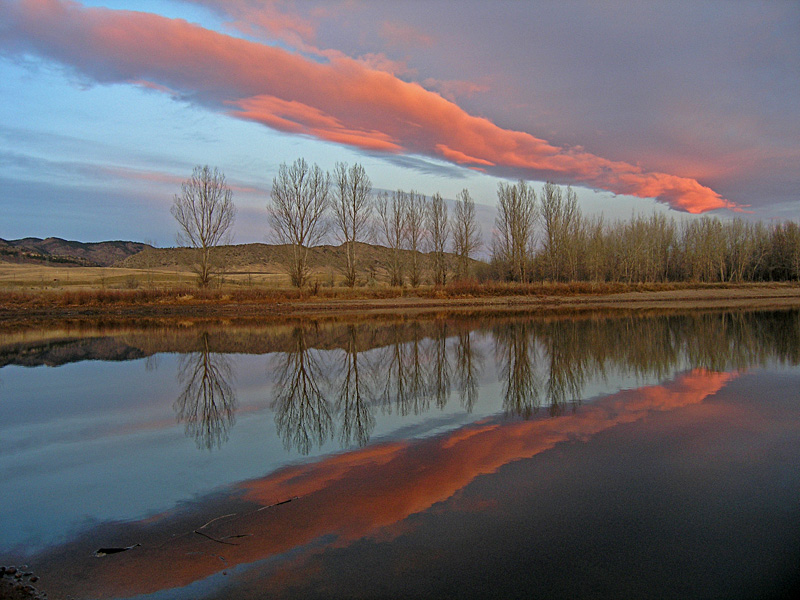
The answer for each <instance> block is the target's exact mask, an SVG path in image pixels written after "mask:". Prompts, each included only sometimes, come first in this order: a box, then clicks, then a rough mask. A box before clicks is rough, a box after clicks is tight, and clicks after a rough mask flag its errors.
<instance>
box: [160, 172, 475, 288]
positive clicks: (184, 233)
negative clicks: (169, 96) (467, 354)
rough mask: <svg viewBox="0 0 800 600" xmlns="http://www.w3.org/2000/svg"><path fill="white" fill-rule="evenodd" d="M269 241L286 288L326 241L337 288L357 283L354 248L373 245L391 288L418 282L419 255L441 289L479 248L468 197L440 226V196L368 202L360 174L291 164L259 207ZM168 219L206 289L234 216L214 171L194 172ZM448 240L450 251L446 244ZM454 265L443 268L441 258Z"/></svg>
mask: <svg viewBox="0 0 800 600" xmlns="http://www.w3.org/2000/svg"><path fill="white" fill-rule="evenodd" d="M267 211H268V214H269V223H270V227H271V229H272V233H273V236H274V239H275V241H276V242H277V243H279V244H281V245H282V246H283V247H284V257H285V259H284V266H285V268H286V271H287V273H288V274H289V278H290V280H291V283H292V285H294V286H297V287H302V286H304V285H305V284H306V283H307V282H308V280H309V276H310V267H309V249H310V248H312V247H314V246H316V245H319V244H320V243H322V241H323V240H325V239H328V235H329V234H331V233H332V234H333V237H334V238H335V239H336V241H337V242H339V243H340V244H341V245H342V246H343V248H344V252H345V265H344V267H343V269H342V271H343V276H344V283H345V285H348V286H350V287H353V286H355V285H356V283H357V282H358V281H359V274H360V272H361V270H360V267H361V265H360V264H359V256H358V250H359V244H360V243H365V242H373V241H377V242H378V243H381V244H383V245H385V246H386V247H388V248H389V250H390V257H391V258H390V259H389V260H388V261H387V264H386V265H385V267H386V270H387V271H388V273H389V279H390V283H391V285H403V284H404V283H405V282H406V281H408V283H410V284H411V285H412V286H414V287H416V286H418V285H420V284H421V283H422V281H423V264H422V257H421V253H422V252H428V253H429V255H430V263H431V269H430V270H431V271H432V280H433V283H435V284H437V285H444V284H445V283H446V282H447V280H448V276H449V274H450V273H451V272H452V271H453V270H454V269H455V271H456V276H457V277H460V278H465V277H468V276H469V275H470V264H471V262H472V260H473V256H474V255H475V253H476V252H477V251H478V249H479V248H480V244H481V232H480V227H479V226H478V222H477V219H476V216H475V203H474V201H473V200H472V197H471V196H470V194H469V191H468V190H466V189H465V190H463V191H462V192H460V193H459V194H458V197H457V200H456V204H455V211H454V215H453V217H452V218H448V211H447V204H446V203H445V201H444V199H443V198H442V196H441V194H439V193H436V194H434V195H433V196H432V197H431V198H430V200H428V199H427V198H426V197H425V195H424V194H420V193H418V192H415V191H414V190H411V191H410V192H405V191H403V190H397V191H396V192H381V193H379V194H377V196H376V195H374V194H373V192H372V182H371V180H370V178H369V176H368V175H367V173H366V171H365V169H364V167H363V166H362V165H360V164H354V165H352V166H349V165H347V164H346V163H336V166H335V167H334V170H333V173H328V172H326V171H323V170H322V169H321V168H320V167H319V166H318V165H316V164H314V165H309V164H308V163H307V162H306V161H305V160H304V159H303V158H299V159H297V160H296V161H294V163H292V164H291V165H287V164H286V163H284V164H281V165H280V167H279V168H278V175H277V176H276V177H275V178H274V179H273V180H272V192H271V194H270V199H269V202H268V204H267ZM172 214H173V216H174V217H175V219H176V220H177V222H178V225H179V235H178V240H179V242H182V243H184V244H186V245H188V246H191V247H194V248H197V249H198V250H199V260H198V265H197V267H196V271H197V275H198V280H199V284H200V286H201V287H205V286H207V285H208V284H209V282H210V280H211V276H212V274H213V271H214V266H215V265H214V261H213V260H212V250H213V248H214V247H215V246H217V245H220V244H222V243H226V242H227V241H228V240H229V239H230V236H229V233H230V231H231V227H232V226H233V222H234V219H235V215H236V208H235V206H234V205H233V201H232V192H231V190H230V188H229V187H228V186H227V184H226V182H225V176H224V175H223V174H222V173H221V172H220V171H219V170H218V169H216V168H214V169H211V168H210V167H208V166H204V167H201V166H198V167H196V168H195V170H194V172H193V174H192V177H191V178H190V179H189V180H187V181H186V182H184V184H183V186H182V188H181V194H179V195H176V196H175V197H174V199H173V205H172ZM451 240H452V244H451ZM451 250H452V252H453V253H455V255H456V257H457V261H456V265H455V266H454V265H451V264H450V262H451V260H450V255H449V252H450V251H451Z"/></svg>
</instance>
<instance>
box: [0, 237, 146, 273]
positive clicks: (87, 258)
mask: <svg viewBox="0 0 800 600" xmlns="http://www.w3.org/2000/svg"><path fill="white" fill-rule="evenodd" d="M147 248H152V246H149V245H148V244H143V243H141V242H125V241H110V242H88V243H87V242H74V241H69V240H62V239H61V238H56V237H49V238H45V239H39V238H30V237H29V238H23V239H19V240H3V239H0V260H5V261H6V262H15V263H25V264H54V265H58V266H70V265H74V266H81V267H110V266H112V265H113V264H115V263H117V262H119V261H122V260H124V259H126V258H128V257H129V256H132V255H134V254H137V253H139V252H141V251H142V250H145V249H147Z"/></svg>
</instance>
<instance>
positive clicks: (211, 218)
mask: <svg viewBox="0 0 800 600" xmlns="http://www.w3.org/2000/svg"><path fill="white" fill-rule="evenodd" d="M170 212H171V213H172V216H173V217H175V220H176V221H177V222H178V225H179V227H180V229H179V230H178V243H179V244H182V245H186V246H191V247H192V248H196V249H198V250H199V261H198V263H197V264H196V265H195V271H196V273H197V278H198V285H199V286H200V287H207V286H208V284H209V283H210V281H211V277H212V276H213V274H214V264H213V262H212V251H213V250H214V248H216V247H217V246H218V245H220V244H224V243H229V242H230V241H231V238H232V232H231V227H232V225H233V222H234V219H235V218H236V206H235V205H234V204H233V191H231V189H230V188H229V187H228V186H227V185H226V183H225V175H224V174H223V173H222V171H220V170H218V169H217V168H216V167H215V168H214V169H211V168H210V167H209V166H208V165H205V166H200V165H198V166H196V167H195V168H194V171H192V176H191V177H190V178H189V179H187V180H186V181H184V182H183V183H182V184H181V193H180V194H179V195H178V194H176V195H175V196H174V197H173V199H172V208H171V209H170Z"/></svg>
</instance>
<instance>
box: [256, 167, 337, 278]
mask: <svg viewBox="0 0 800 600" xmlns="http://www.w3.org/2000/svg"><path fill="white" fill-rule="evenodd" d="M330 184H331V178H330V175H329V174H328V173H326V172H323V171H322V169H320V168H319V166H317V165H316V164H315V165H313V166H311V167H309V166H308V163H306V161H305V160H304V159H302V158H298V159H297V160H296V161H294V163H293V164H292V166H291V167H288V166H286V163H283V164H281V166H280V167H279V169H278V176H277V177H276V178H274V179H273V180H272V193H271V194H270V204H268V206H267V210H268V211H269V220H270V224H271V225H272V230H273V232H274V234H275V236H276V238H277V240H278V242H279V243H281V244H285V245H286V246H287V251H286V269H287V271H288V272H289V277H290V278H291V281H292V285H294V286H297V287H303V286H304V285H305V284H306V282H307V281H308V276H309V268H308V249H309V247H311V246H315V245H317V244H318V243H319V242H320V240H321V239H322V237H323V236H324V235H325V233H326V230H327V223H326V221H325V210H326V209H327V207H328V195H329V190H330Z"/></svg>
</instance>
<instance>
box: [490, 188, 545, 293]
mask: <svg viewBox="0 0 800 600" xmlns="http://www.w3.org/2000/svg"><path fill="white" fill-rule="evenodd" d="M497 199H498V205H497V212H498V214H497V218H496V219H495V226H496V227H497V232H496V234H495V245H494V258H495V260H496V261H499V262H501V263H504V264H505V265H506V267H507V269H508V273H509V276H510V278H511V279H512V280H514V281H526V280H527V279H528V277H529V275H530V273H529V269H528V266H529V263H530V259H531V253H532V249H533V241H534V240H533V235H534V230H533V228H534V225H535V224H536V216H537V211H536V193H535V192H534V191H533V188H532V187H530V186H529V185H528V184H527V183H525V182H524V181H523V180H521V179H520V180H519V182H518V183H517V184H516V185H511V184H507V183H500V184H498V186H497Z"/></svg>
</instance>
